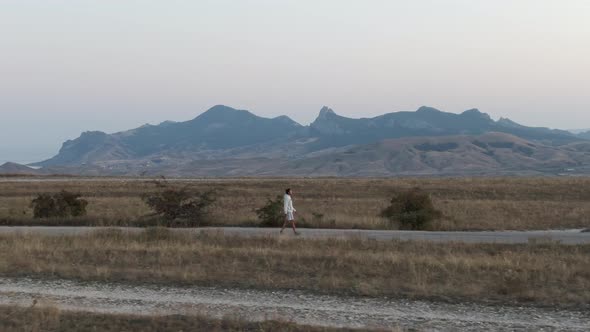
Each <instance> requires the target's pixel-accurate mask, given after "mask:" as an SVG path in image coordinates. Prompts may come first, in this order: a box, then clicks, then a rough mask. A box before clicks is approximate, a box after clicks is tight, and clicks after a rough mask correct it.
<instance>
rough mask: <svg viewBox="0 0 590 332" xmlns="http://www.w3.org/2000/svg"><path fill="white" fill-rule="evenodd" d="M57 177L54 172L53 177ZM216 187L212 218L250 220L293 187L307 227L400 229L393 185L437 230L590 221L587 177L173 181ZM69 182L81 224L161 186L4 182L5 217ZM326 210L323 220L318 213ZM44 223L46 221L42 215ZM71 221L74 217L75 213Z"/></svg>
mask: <svg viewBox="0 0 590 332" xmlns="http://www.w3.org/2000/svg"><path fill="white" fill-rule="evenodd" d="M53 180H55V179H53ZM171 183H172V184H174V185H178V186H184V185H188V186H189V187H191V188H194V189H196V190H208V189H215V190H217V191H218V198H219V199H218V201H217V203H216V204H215V205H214V206H213V207H212V210H211V212H212V218H211V219H212V223H213V224H215V225H252V224H255V223H256V222H257V220H256V214H255V212H254V210H255V209H256V208H259V207H261V206H262V205H263V204H264V203H265V201H266V199H267V198H274V197H276V196H277V195H281V194H282V193H283V190H284V188H286V187H291V188H293V191H294V200H295V205H296V207H297V209H298V211H299V212H300V213H299V219H300V221H303V220H305V223H304V224H305V225H307V226H309V227H329V228H366V229H388V228H396V227H397V225H391V224H389V223H388V222H387V220H385V219H383V218H381V217H379V216H378V215H379V212H380V211H381V210H382V209H383V208H384V207H385V206H386V205H387V203H388V200H389V198H390V197H391V195H392V193H394V192H395V191H396V190H401V189H408V188H412V187H421V188H422V189H424V190H426V191H427V192H429V193H430V194H431V195H432V198H433V201H434V204H435V207H436V208H437V209H439V210H441V211H442V212H443V218H441V219H440V220H438V221H437V222H435V223H434V224H433V225H432V226H431V229H433V230H531V229H565V228H587V227H590V178H420V179H412V178H407V179H406V178H404V179H218V180H200V181H191V182H186V181H185V182H182V181H180V182H171ZM62 189H66V190H69V191H74V192H80V193H82V194H83V195H84V196H85V198H86V199H88V200H89V201H90V205H89V206H88V218H86V219H82V220H80V224H96V225H136V224H141V220H140V217H141V216H143V215H146V214H147V213H149V209H148V208H147V206H145V204H144V203H143V202H142V201H141V198H140V197H141V195H142V194H144V193H146V192H151V191H154V190H157V188H156V186H155V185H154V184H153V183H151V181H149V180H145V181H144V180H141V179H134V180H124V179H117V180H106V181H105V180H101V179H95V180H94V181H92V180H89V179H80V178H70V179H67V180H66V181H52V182H32V181H29V182H0V222H2V220H4V223H12V224H17V223H19V222H22V223H33V222H34V221H33V220H32V216H31V209H30V208H29V203H30V200H31V199H32V198H33V196H34V195H35V194H37V193H42V192H54V191H58V190H62ZM314 213H316V214H322V215H323V218H322V220H319V219H318V218H314V216H313V214H314ZM37 222H42V221H37ZM67 223H70V224H75V223H76V220H70V221H68V222H67Z"/></svg>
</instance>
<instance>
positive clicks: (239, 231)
mask: <svg viewBox="0 0 590 332" xmlns="http://www.w3.org/2000/svg"><path fill="white" fill-rule="evenodd" d="M97 229H100V228H97V227H20V226H18V227H11V226H0V234H7V233H40V234H46V235H75V234H86V233H89V232H92V231H95V230H97ZM103 229H104V228H103ZM116 229H120V230H121V231H124V232H130V233H137V232H142V231H143V230H144V228H136V227H118V228H116ZM171 230H172V231H174V232H182V233H187V232H189V233H199V232H220V233H223V234H226V235H232V236H244V237H257V236H258V237H264V236H279V230H278V229H276V228H254V227H204V228H173V229H171ZM300 232H301V238H360V239H369V240H378V241H391V240H404V241H405V240H421V241H434V242H467V243H529V242H537V243H538V242H560V243H562V244H584V243H590V232H586V233H584V232H582V230H579V229H575V230H564V231H557V230H556V231H494V232H423V231H374V230H350V229H300ZM281 236H283V237H285V238H288V237H293V233H292V231H291V230H289V229H285V234H284V235H281Z"/></svg>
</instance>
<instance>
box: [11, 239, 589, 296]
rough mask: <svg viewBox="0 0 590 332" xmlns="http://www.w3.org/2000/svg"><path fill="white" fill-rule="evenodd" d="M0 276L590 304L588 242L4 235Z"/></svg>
mask: <svg viewBox="0 0 590 332" xmlns="http://www.w3.org/2000/svg"><path fill="white" fill-rule="evenodd" d="M0 275H4V276H16V277H18V276H39V277H55V278H76V279H83V280H102V281H126V282H141V283H170V284H183V285H212V286H224V287H246V288H264V289H301V290H308V291H313V292H324V293H334V294H351V295H369V296H383V295H386V296H402V297H416V298H439V299H440V298H444V299H455V300H470V301H498V302H503V303H505V302H535V303H541V304H558V305H587V304H588V303H589V302H590V246H588V245H585V246H565V245H558V244H551V243H539V244H528V245H500V244H458V243H451V244H437V243H423V242H396V241H393V242H375V241H363V240H304V239H299V240H289V239H283V238H278V237H277V238H271V237H269V238H257V239H245V238H234V237H224V236H220V235H216V234H207V233H205V234H202V235H189V234H176V233H172V232H169V231H167V230H166V229H150V230H149V231H147V232H144V233H139V234H136V235H128V234H126V233H122V232H112V231H108V232H100V233H97V234H93V235H84V236H63V237H45V236H40V235H2V236H0Z"/></svg>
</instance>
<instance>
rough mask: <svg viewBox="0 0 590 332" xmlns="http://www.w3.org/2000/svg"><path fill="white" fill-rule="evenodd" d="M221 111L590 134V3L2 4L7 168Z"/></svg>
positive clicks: (8, 0) (73, 0) (101, 0)
mask: <svg viewBox="0 0 590 332" xmlns="http://www.w3.org/2000/svg"><path fill="white" fill-rule="evenodd" d="M215 104H226V105H229V106H232V107H236V108H241V109H249V110H251V111H253V112H254V113H256V114H259V115H262V116H277V115H281V114H286V115H289V116H290V117H292V118H293V119H295V120H297V121H299V122H301V123H303V124H308V123H309V122H311V121H313V119H314V118H315V116H316V115H317V112H318V111H319V109H320V108H321V107H322V106H323V105H328V106H330V107H332V108H333V109H334V110H335V111H336V112H337V113H339V114H342V115H346V116H351V117H367V116H373V115H378V114H381V113H385V112H392V111H400V110H415V109H416V108H418V107H419V106H421V105H429V106H433V107H436V108H439V109H442V110H445V111H450V112H461V111H463V110H465V109H469V108H474V107H476V108H479V109H480V110H481V111H484V112H487V113H489V114H490V115H492V117H494V118H499V117H510V118H512V119H513V120H516V121H519V122H522V123H524V124H528V125H538V126H548V127H554V128H590V1H588V0H567V1H559V0H495V1H487V0H404V1H397V0H382V1H381V0H355V1H352V0H351V1H347V0H313V1H312V0H293V1H291V0H235V1H229V0H191V1H189V0H187V1H180V0H166V1H161V0H160V1H151V0H117V1H115V0H94V1H90V0H62V1H57V0H0V115H1V119H0V161H4V160H15V161H21V162H29V161H33V160H38V159H42V158H45V157H49V156H51V155H53V154H55V153H56V152H57V150H58V149H59V147H60V146H61V143H62V142H63V141H64V140H66V139H68V138H75V137H77V136H78V135H79V134H80V132H82V131H86V130H102V131H106V132H114V131H119V130H124V129H130V128H134V127H137V126H139V125H142V124H144V123H146V122H149V123H159V122H161V121H164V120H176V121H182V120H188V119H191V118H194V117H195V116H197V115H198V114H199V113H201V112H203V111H204V110H206V109H207V108H208V107H210V106H213V105H215Z"/></svg>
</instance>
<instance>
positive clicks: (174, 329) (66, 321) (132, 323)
mask: <svg viewBox="0 0 590 332" xmlns="http://www.w3.org/2000/svg"><path fill="white" fill-rule="evenodd" d="M0 330H1V331H23V332H25V331H26V332H78V331H104V332H106V331H142V332H178V331H208V332H209V331H211V332H216V331H217V332H221V331H224V332H225V331H236V332H238V331H244V332H250V331H252V332H263V331H285V332H336V331H345V332H346V331H359V330H354V329H338V328H327V327H314V326H307V325H297V324H295V323H291V322H283V321H264V322H248V321H245V320H239V319H236V318H230V317H228V318H224V319H213V318H208V317H205V316H199V315H195V316H187V315H171V316H155V315H154V316H138V315H123V314H105V313H90V312H74V311H61V310H59V309H57V308H55V307H51V306H47V307H39V308H23V307H16V306H0ZM365 330H366V329H365Z"/></svg>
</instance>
